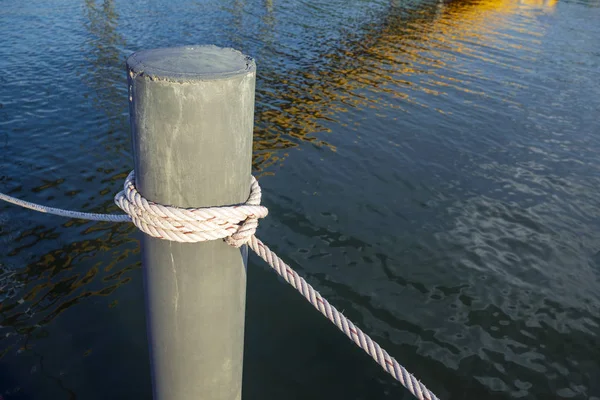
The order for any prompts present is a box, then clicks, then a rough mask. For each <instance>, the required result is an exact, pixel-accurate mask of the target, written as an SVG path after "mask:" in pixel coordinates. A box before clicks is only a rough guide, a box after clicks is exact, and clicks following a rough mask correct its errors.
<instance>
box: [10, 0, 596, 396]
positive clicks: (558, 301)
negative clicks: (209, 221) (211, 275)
mask: <svg viewBox="0 0 600 400" xmlns="http://www.w3.org/2000/svg"><path fill="white" fill-rule="evenodd" d="M599 21H600V3H598V1H596V0H587V1H583V0H564V1H563V0H559V1H555V0H545V1H544V0H541V1H537V0H521V1H516V0H515V1H514V0H481V1H478V0H472V1H471V0H455V1H430V0H423V1H417V0H406V1H397V0H393V1H383V0H378V1H366V0H345V1H341V0H330V1H328V2H317V1H312V0H306V1H301V0H292V1H287V2H279V1H277V0H264V1H244V0H238V1H216V0H214V1H191V0H178V1H166V0H146V1H142V0H127V1H125V0H103V1H102V0H80V1H65V0H50V1H48V0H46V1H42V0H30V1H27V2H22V1H14V0H3V1H1V2H0V38H1V42H0V43H1V44H0V191H3V192H7V193H9V194H12V195H15V196H18V197H21V198H23V199H26V200H29V201H34V202H41V203H44V204H48V205H52V206H55V207H62V208H72V209H77V210H84V211H93V212H116V211H117V210H116V208H115V206H114V205H113V203H112V197H113V194H114V193H115V192H117V191H118V190H119V188H120V186H121V184H122V181H123V179H124V178H125V176H126V174H127V173H128V172H129V171H130V170H131V169H132V167H133V162H132V156H131V152H130V148H131V146H130V139H129V130H128V129H129V127H128V108H127V86H126V79H125V70H124V59H125V57H127V56H128V55H129V54H131V53H132V52H134V51H137V50H140V49H145V48H154V47H164V46H176V45H184V44H197V43H214V44H217V45H221V46H231V47H235V48H237V49H240V50H242V51H243V52H245V53H247V54H250V55H252V56H254V57H255V58H256V60H257V65H258V81H257V107H256V129H255V139H254V140H255V148H254V158H253V167H254V173H255V175H257V176H258V177H259V179H260V182H261V185H262V187H263V192H264V195H263V199H264V203H265V204H266V205H267V206H268V207H269V210H270V214H269V217H268V218H267V219H266V220H264V221H262V224H261V227H260V228H259V234H260V237H261V238H262V239H263V240H264V241H265V242H267V243H268V244H269V245H271V246H272V248H273V249H274V250H276V251H277V252H278V253H279V254H280V255H281V256H282V257H283V258H284V259H286V260H287V261H289V262H290V263H291V265H292V266H293V267H294V268H296V269H297V271H298V272H299V273H300V274H301V275H302V276H304V277H306V278H307V279H308V281H309V282H310V283H311V284H313V285H314V286H315V288H316V289H318V290H319V291H321V293H322V294H323V295H324V296H325V297H327V298H328V299H329V300H330V301H331V303H333V304H334V305H335V306H337V307H338V308H339V309H340V310H343V311H344V314H345V315H347V316H348V317H349V318H351V319H352V320H353V321H355V322H356V323H357V324H358V325H359V326H360V327H361V328H362V329H364V330H365V332H368V333H370V334H372V336H373V338H374V339H376V340H378V341H379V342H380V343H381V344H382V345H383V347H385V348H386V349H387V350H388V351H389V352H390V353H391V354H392V355H393V356H394V357H396V358H397V359H398V360H399V361H400V362H401V363H402V364H403V365H405V366H406V367H407V368H408V369H409V370H410V371H411V372H413V373H414V374H415V375H417V376H418V377H419V378H420V379H421V380H422V381H423V382H424V383H425V384H426V385H427V386H428V387H429V388H430V389H432V390H433V391H434V392H436V394H438V395H439V396H440V397H441V398H442V399H510V398H522V399H594V400H599V399H600V338H599V336H598V334H599V332H600V294H599V293H600V163H599V161H598V159H599V156H598V154H600V122H599V121H598V118H599V117H600V78H599V76H600V74H599V73H600V22H599ZM139 238H140V235H139V233H138V232H137V231H136V230H135V229H134V228H133V227H131V226H128V225H113V224H109V223H91V222H84V221H73V220H65V219H61V218H59V217H53V216H47V215H41V214H36V213H33V212H30V211H26V210H22V209H18V208H15V207H12V206H8V205H0V302H1V303H0V338H1V339H0V394H1V395H2V396H3V397H4V399H106V398H110V399H134V398H135V399H149V398H150V397H151V387H150V380H149V367H148V352H147V342H146V336H145V335H146V333H145V320H144V305H143V292H142V281H141V272H142V271H141V268H142V267H141V264H140V255H139ZM245 351H246V354H245V365H244V370H245V372H244V395H243V397H244V399H246V400H248V399H261V400H262V399H278V400H279V399H315V400H318V399H328V400H330V399H369V400H374V399H388V398H389V399H391V398H394V399H395V398H405V399H410V398H411V396H410V395H409V394H408V393H407V392H406V391H405V390H404V389H402V388H401V386H400V385H399V384H398V383H396V382H394V381H393V379H392V378H391V377H390V376H388V375H387V374H385V373H384V372H382V371H381V370H380V369H379V367H378V366H377V365H376V364H374V363H373V361H372V360H370V359H369V358H368V357H367V356H365V355H363V354H361V351H360V350H359V349H358V348H356V347H355V346H354V345H353V344H352V343H350V342H349V341H348V340H347V339H346V338H345V337H344V336H343V335H342V334H340V333H338V332H337V331H336V330H335V328H334V327H333V326H329V323H328V322H327V321H325V320H324V319H323V318H322V317H321V316H320V315H319V314H318V313H317V312H315V311H313V310H312V309H311V308H310V306H309V305H307V304H304V300H303V299H302V298H301V297H300V296H299V295H298V294H296V293H294V292H293V291H292V289H290V288H288V287H286V286H284V285H283V284H282V283H281V282H279V281H278V279H277V278H276V277H275V276H274V274H273V273H272V272H271V271H269V270H267V268H266V267H265V266H264V265H263V264H262V263H261V262H259V261H258V260H257V259H256V258H251V265H250V268H249V271H248V300H247V322H246V342H245Z"/></svg>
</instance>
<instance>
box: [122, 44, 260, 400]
mask: <svg viewBox="0 0 600 400" xmlns="http://www.w3.org/2000/svg"><path fill="white" fill-rule="evenodd" d="M127 69H128V78H129V100H130V102H129V104H130V118H131V129H132V136H133V151H134V157H135V171H136V186H137V188H138V190H139V191H140V193H141V194H142V195H143V196H144V197H146V198H147V199H148V200H151V201H155V202H158V203H162V204H169V205H174V206H178V207H205V206H219V205H230V204H239V203H242V202H244V201H246V199H247V198H248V195H249V189H250V173H251V157H252V128H253V123H254V121H253V120H254V87H255V79H256V67H255V64H254V61H253V60H252V59H250V58H248V57H246V56H244V55H243V54H241V53H240V52H238V51H235V50H232V49H224V48H219V47H215V46H188V47H180V48H168V49H157V50H148V51H140V52H138V53H135V54H133V55H131V56H130V57H129V58H128V60H127ZM246 257H247V252H246V250H245V249H242V250H241V251H240V249H235V248H233V247H230V246H228V245H227V244H225V243H224V242H223V241H221V240H218V241H212V242H205V243H194V244H184V243H176V242H169V241H166V240H160V239H155V238H151V237H149V236H146V235H144V236H143V238H142V261H143V268H144V271H143V273H144V284H145V291H146V307H147V308H146V310H147V313H146V314H147V326H148V339H149V343H150V356H151V366H152V377H153V392H154V399H155V400H167V399H169V400H188V399H204V400H233V399H240V398H241V389H242V388H241V383H242V360H243V343H244V312H245V300H246V269H245V268H246Z"/></svg>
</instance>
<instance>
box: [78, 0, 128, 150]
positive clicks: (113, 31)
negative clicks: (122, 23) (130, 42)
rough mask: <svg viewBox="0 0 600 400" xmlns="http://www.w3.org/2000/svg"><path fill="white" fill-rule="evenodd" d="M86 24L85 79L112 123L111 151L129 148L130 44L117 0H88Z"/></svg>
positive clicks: (107, 136)
mask: <svg viewBox="0 0 600 400" xmlns="http://www.w3.org/2000/svg"><path fill="white" fill-rule="evenodd" d="M84 12H85V16H86V22H85V27H86V28H87V30H88V32H89V41H88V42H87V43H86V46H85V47H84V48H83V49H82V51H83V53H84V54H85V58H86V60H87V64H86V66H85V67H86V70H87V71H86V73H84V74H82V79H83V81H84V82H85V83H86V85H87V86H89V87H90V88H91V89H92V90H93V95H92V98H93V104H94V105H95V106H96V108H98V109H100V110H103V111H104V113H105V115H106V117H107V119H108V122H109V125H108V126H107V129H106V131H104V132H102V131H101V132H99V133H101V134H102V135H103V136H104V138H103V139H104V140H103V142H104V146H105V149H106V150H107V151H111V149H112V151H115V150H129V135H128V133H127V132H128V130H127V99H126V97H125V96H126V83H125V82H126V79H125V74H124V65H125V54H124V50H123V48H124V46H125V44H126V42H125V39H124V38H123V36H122V35H121V34H120V33H119V32H118V31H117V24H118V21H119V15H118V14H117V11H116V10H115V2H114V0H85V9H84Z"/></svg>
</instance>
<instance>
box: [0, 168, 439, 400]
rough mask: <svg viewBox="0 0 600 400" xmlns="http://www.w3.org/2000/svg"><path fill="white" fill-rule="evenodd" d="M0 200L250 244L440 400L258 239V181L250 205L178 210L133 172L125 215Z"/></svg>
mask: <svg viewBox="0 0 600 400" xmlns="http://www.w3.org/2000/svg"><path fill="white" fill-rule="evenodd" d="M0 200H4V201H6V202H9V203H12V204H15V205H19V206H21V207H25V208H29V209H32V210H36V211H39V212H44V213H49V214H55V215H60V216H63V217H70V218H78V219H87V220H93V221H110V222H133V223H134V224H135V226H136V227H138V228H139V229H140V230H141V231H142V232H144V233H146V234H148V235H150V236H153V237H156V238H160V239H165V240H170V241H176V242H187V243H194V242H205V241H210V240H217V239H223V240H225V241H226V242H227V243H228V244H229V245H231V246H234V247H240V246H242V245H244V244H248V245H249V247H250V248H251V249H252V250H254V252H255V253H256V254H257V255H258V256H259V257H260V258H262V259H263V260H264V261H265V262H266V263H267V264H269V266H270V267H271V268H273V270H275V272H277V274H279V275H280V276H281V277H282V278H283V279H284V280H285V281H286V282H287V283H289V284H290V285H291V286H292V287H293V288H294V289H296V290H297V291H298V292H300V293H301V294H302V295H303V296H304V297H305V298H306V300H308V301H309V303H310V304H312V305H313V306H314V307H315V308H316V309H317V310H319V311H320V312H321V314H323V315H324V316H325V317H326V318H327V319H328V320H329V321H331V322H332V323H333V324H334V325H335V326H337V327H338V328H339V329H340V330H341V331H342V332H344V334H345V335H346V336H347V337H348V338H349V339H350V340H352V341H353V342H354V343H355V344H356V345H357V346H358V347H360V348H361V349H362V350H363V351H365V352H366V353H367V354H368V355H370V356H371V357H372V358H373V359H374V360H375V361H376V362H377V363H378V364H379V365H381V367H382V368H383V369H384V370H385V371H386V372H388V373H389V374H390V375H392V376H393V377H394V379H396V380H397V381H398V382H400V383H401V384H402V386H404V387H405V388H406V389H408V391H410V392H411V393H412V394H413V395H414V396H415V397H416V398H417V399H419V400H438V397H437V396H436V395H435V394H434V393H433V392H431V391H430V390H429V389H427V388H426V387H425V385H423V384H422V383H421V382H420V381H419V380H418V379H417V378H415V377H414V375H412V374H410V373H409V372H408V371H407V370H406V368H404V367H403V366H402V365H400V364H399V363H398V362H397V361H396V360H395V359H394V358H393V357H391V356H390V355H389V353H388V352H387V351H385V350H384V349H383V348H382V347H381V346H380V345H379V344H378V343H377V342H375V341H374V340H373V339H371V338H370V337H369V335H367V334H365V333H364V332H363V331H361V330H360V329H359V328H358V327H356V325H354V324H353V323H352V321H350V320H349V319H348V318H346V317H345V316H344V315H343V314H342V313H341V312H339V311H338V310H337V309H336V308H335V307H334V306H332V305H331V304H329V302H328V301H327V300H326V299H324V298H323V297H322V296H321V295H320V294H319V292H317V291H316V290H315V289H314V288H313V287H312V286H311V285H310V284H308V282H306V280H305V279H304V278H302V277H301V276H300V275H298V274H297V273H296V272H295V271H294V270H293V269H292V268H291V267H290V266H289V265H288V264H286V263H285V262H284V261H283V260H282V259H281V258H279V256H277V254H275V253H274V252H273V251H271V250H270V249H269V248H268V247H267V246H266V245H265V244H264V243H262V242H261V241H260V240H259V239H258V238H257V237H256V236H254V233H255V232H256V228H257V227H258V219H259V218H264V217H266V216H267V214H268V210H267V208H266V207H263V206H261V205H260V200H261V190H260V186H259V185H258V182H257V180H256V179H255V178H254V177H252V178H251V184H250V195H249V197H248V200H247V201H246V203H244V204H240V205H234V206H223V207H205V208H178V207H172V206H165V205H161V204H157V203H153V202H151V201H148V200H146V199H145V198H144V197H143V196H142V195H141V194H140V193H139V192H138V191H137V189H136V188H135V173H134V171H132V172H131V173H130V174H129V175H128V176H127V179H125V183H124V185H123V190H122V191H121V192H119V193H117V195H116V196H115V203H116V204H117V206H118V207H119V208H121V209H122V210H123V211H124V212H125V215H118V214H96V213H83V212H77V211H69V210H63V209H59V208H53V207H46V206H43V205H39V204H35V203H31V202H27V201H23V200H20V199H17V198H15V197H12V196H8V195H6V194H4V193H0Z"/></svg>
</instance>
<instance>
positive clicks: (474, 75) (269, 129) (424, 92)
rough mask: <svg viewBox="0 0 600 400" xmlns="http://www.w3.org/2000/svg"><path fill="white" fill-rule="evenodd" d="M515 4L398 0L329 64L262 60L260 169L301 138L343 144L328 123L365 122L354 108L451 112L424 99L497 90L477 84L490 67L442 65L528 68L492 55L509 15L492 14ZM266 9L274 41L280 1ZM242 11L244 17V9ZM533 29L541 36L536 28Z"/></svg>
mask: <svg viewBox="0 0 600 400" xmlns="http://www.w3.org/2000/svg"><path fill="white" fill-rule="evenodd" d="M526 1H528V0H523V1H522V2H526ZM532 2H533V3H534V4H535V5H537V6H541V7H544V9H546V10H550V9H552V8H553V7H554V5H555V1H554V0H550V1H540V2H537V1H532ZM236 4H238V3H237V2H236ZM515 7H517V4H515V3H513V2H512V1H510V0H501V1H496V0H484V1H477V2H469V1H454V2H449V3H443V2H435V3H427V2H426V3H420V4H416V5H415V6H414V7H412V8H411V6H410V5H408V6H407V5H406V4H404V2H402V4H399V2H392V6H391V7H389V8H388V9H386V10H385V11H384V12H383V13H382V14H381V15H379V16H378V18H377V23H376V24H371V23H369V24H367V26H366V28H364V29H362V30H359V31H358V32H353V31H348V32H345V37H344V38H343V39H342V40H341V41H340V42H339V43H338V44H336V46H335V48H334V51H333V52H331V53H327V54H323V55H322V56H321V59H322V60H324V62H325V63H324V64H322V63H319V64H317V65H314V66H313V67H308V68H306V69H304V70H302V69H292V70H285V71H284V72H283V73H282V72H281V71H280V70H278V69H274V68H270V67H269V65H265V66H261V71H260V74H259V79H260V82H259V84H258V85H257V88H258V89H257V104H258V107H257V115H256V120H257V125H256V128H255V143H254V168H255V169H256V170H259V171H262V170H265V169H267V168H269V167H270V166H272V165H273V164H276V163H278V162H281V161H283V159H285V157H286V156H287V155H288V153H287V151H288V150H289V149H290V148H293V147H297V146H298V145H299V144H300V143H301V141H304V142H309V143H312V144H314V145H317V146H324V147H327V148H330V149H331V150H335V146H333V145H331V144H329V143H328V142H327V141H325V140H324V139H322V137H323V133H324V132H331V128H329V127H328V126H331V124H332V123H340V120H344V121H345V122H344V123H343V124H342V126H344V127H348V126H349V125H351V126H350V129H356V127H357V126H360V121H358V120H355V119H354V118H353V116H352V112H356V111H357V110H360V109H367V108H370V109H377V110H378V111H377V112H378V113H379V114H381V115H382V116H385V110H386V109H389V110H396V111H402V112H407V111H408V107H407V106H408V105H417V106H420V107H432V106H434V107H436V108H435V109H436V110H437V111H438V112H440V113H442V114H444V113H450V112H451V111H450V110H444V106H443V104H439V103H435V102H432V104H433V105H429V104H428V102H427V101H426V100H424V99H428V98H429V97H430V96H440V97H443V96H444V95H446V92H445V89H446V88H453V89H456V90H460V91H463V92H464V93H465V94H468V95H470V96H473V97H475V99H473V100H469V101H475V102H477V99H476V98H477V97H489V96H493V93H492V94H490V93H486V92H485V91H484V90H477V89H474V88H473V85H472V82H473V80H482V81H485V80H488V79H487V78H485V73H486V71H474V70H461V69H460V68H456V66H455V68H454V69H453V72H454V73H455V75H454V76H448V75H445V74H444V73H442V72H440V71H441V70H442V69H443V68H444V67H445V66H446V65H447V64H448V63H456V59H457V57H459V56H460V57H472V58H476V59H480V60H481V61H482V62H484V63H485V64H486V65H489V64H495V65H501V66H502V67H505V68H514V69H520V68H522V67H521V66H513V65H510V64H505V63H504V64H503V63H502V62H501V61H499V58H500V57H496V58H493V57H490V56H489V55H487V53H489V52H490V49H492V50H502V48H501V47H494V42H495V41H496V38H497V37H498V33H497V32H496V31H495V30H497V28H498V26H497V25H498V24H502V20H501V18H499V17H498V14H496V15H490V14H489V13H490V12H496V13H506V14H508V15H510V13H511V11H512V10H513V9H514V8H515ZM266 8H267V13H266V14H265V17H264V18H263V21H264V26H263V28H262V32H264V33H263V34H262V36H261V39H262V41H263V43H265V44H267V45H268V44H269V43H270V41H269V40H266V39H267V38H268V36H267V35H266V34H265V33H266V32H272V30H273V17H272V15H273V11H272V4H269V2H267V7H266ZM236 15H237V17H236V21H239V20H240V19H241V16H240V11H239V9H238V11H237V13H236ZM238 29H239V28H238ZM527 34H533V35H535V33H534V32H531V31H529V30H528V31H527ZM473 42H476V43H481V44H482V45H483V44H484V43H485V48H486V49H485V50H484V51H481V50H478V49H477V47H475V46H473ZM463 43H465V44H464V45H463ZM519 46H521V45H519ZM524 50H526V49H524ZM382 94H385V95H382ZM503 101H513V100H507V99H503ZM268 105H277V107H272V106H268ZM342 113H344V114H345V115H344V116H343V117H342V116H341V115H340V114H342Z"/></svg>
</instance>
